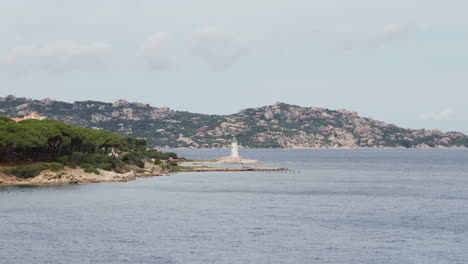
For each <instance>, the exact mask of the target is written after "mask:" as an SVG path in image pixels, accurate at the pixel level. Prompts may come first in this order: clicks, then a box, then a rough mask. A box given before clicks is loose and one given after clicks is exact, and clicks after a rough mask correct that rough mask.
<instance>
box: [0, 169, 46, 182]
mask: <svg viewBox="0 0 468 264" xmlns="http://www.w3.org/2000/svg"><path fill="white" fill-rule="evenodd" d="M3 172H4V173H6V174H9V175H13V176H16V177H18V178H22V179H28V178H34V177H36V176H37V175H39V173H41V171H39V170H38V169H37V168H36V167H35V166H25V167H16V168H11V169H4V170H3Z"/></svg>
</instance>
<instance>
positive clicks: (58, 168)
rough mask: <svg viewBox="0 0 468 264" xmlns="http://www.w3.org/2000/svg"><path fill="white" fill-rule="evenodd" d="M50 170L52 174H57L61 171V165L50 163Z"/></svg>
mask: <svg viewBox="0 0 468 264" xmlns="http://www.w3.org/2000/svg"><path fill="white" fill-rule="evenodd" d="M50 170H51V171H53V172H59V171H61V170H63V164H62V163H59V162H52V163H50Z"/></svg>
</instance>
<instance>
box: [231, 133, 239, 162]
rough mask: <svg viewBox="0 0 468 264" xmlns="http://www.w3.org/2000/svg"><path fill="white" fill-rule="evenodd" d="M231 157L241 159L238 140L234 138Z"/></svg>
mask: <svg viewBox="0 0 468 264" xmlns="http://www.w3.org/2000/svg"><path fill="white" fill-rule="evenodd" d="M231 157H233V158H236V159H239V151H238V144H237V139H236V138H235V137H234V138H233V139H232V143H231Z"/></svg>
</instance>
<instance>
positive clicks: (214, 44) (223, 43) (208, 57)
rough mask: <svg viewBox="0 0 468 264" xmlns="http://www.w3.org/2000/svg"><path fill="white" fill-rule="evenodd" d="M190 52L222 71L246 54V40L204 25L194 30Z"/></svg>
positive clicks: (247, 45) (247, 49) (247, 50)
mask: <svg viewBox="0 0 468 264" xmlns="http://www.w3.org/2000/svg"><path fill="white" fill-rule="evenodd" d="M190 48H191V52H192V54H193V55H194V56H196V57H199V58H201V59H203V60H205V61H206V62H207V63H208V64H209V65H210V66H211V67H212V68H213V69H214V70H218V71H223V70H225V69H227V68H229V67H231V66H232V65H233V64H235V63H236V62H237V61H239V59H240V58H242V57H244V56H246V55H248V53H249V49H250V47H249V44H248V42H247V41H246V40H243V39H242V38H240V37H237V36H234V35H232V34H230V33H227V32H225V31H223V30H221V29H217V28H212V27H206V28H202V29H200V30H198V31H196V32H195V33H194V34H193V36H192V40H191V47H190Z"/></svg>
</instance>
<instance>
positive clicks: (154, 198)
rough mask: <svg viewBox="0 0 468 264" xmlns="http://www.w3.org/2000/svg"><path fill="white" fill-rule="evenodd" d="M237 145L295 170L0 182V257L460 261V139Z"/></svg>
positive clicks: (464, 194) (466, 211)
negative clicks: (305, 146)
mask: <svg viewBox="0 0 468 264" xmlns="http://www.w3.org/2000/svg"><path fill="white" fill-rule="evenodd" d="M176 152H178V153H180V154H181V156H184V157H187V158H194V159H212V158H216V157H220V156H227V155H229V150H211V149H210V150H176ZM240 154H241V155H242V156H244V157H246V158H251V159H257V160H262V161H264V162H265V164H264V166H269V167H288V168H290V169H293V170H299V171H300V173H271V172H209V173H178V174H173V175H171V176H162V177H153V178H145V179H138V180H137V181H133V182H127V183H101V184H88V185H64V186H40V187H38V186H17V187H14V186H10V187H0V263H2V264H7V263H8V264H9V263H34V264H36V263H76V264H83V263H217V264H218V263H220V264H225V263H226V264H227V263H254V264H262V263H265V264H276V263H291V264H300V263H304V264H306V263H307V264H309V263H346V264H348V263H369V264H376V263H394V264H405V263H421V264H430V263H437V264H440V263H460V264H461V263H468V150H460V149H444V150H241V151H240Z"/></svg>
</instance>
